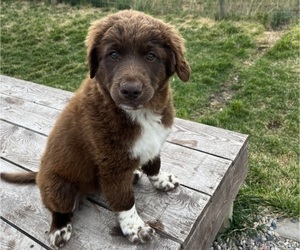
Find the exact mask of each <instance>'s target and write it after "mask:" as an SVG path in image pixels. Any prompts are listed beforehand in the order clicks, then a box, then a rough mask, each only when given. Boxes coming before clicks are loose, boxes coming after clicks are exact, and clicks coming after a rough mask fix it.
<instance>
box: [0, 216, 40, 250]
mask: <svg viewBox="0 0 300 250" xmlns="http://www.w3.org/2000/svg"><path fill="white" fill-rule="evenodd" d="M0 227H1V234H0V249H1V250H15V249H34V250H42V249H45V248H44V247H42V246H41V245H39V244H38V243H36V242H35V241H33V240H32V239H30V238H29V237H27V236H26V235H24V234H22V233H21V232H20V231H18V230H17V229H15V228H13V227H12V226H10V225H9V224H7V223H6V222H4V221H3V220H0Z"/></svg>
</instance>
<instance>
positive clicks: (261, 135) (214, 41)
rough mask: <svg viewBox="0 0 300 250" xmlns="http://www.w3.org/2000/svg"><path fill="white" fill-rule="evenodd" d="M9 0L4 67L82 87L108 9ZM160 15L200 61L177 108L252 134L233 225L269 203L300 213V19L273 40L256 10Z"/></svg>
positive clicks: (180, 90) (181, 89)
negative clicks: (94, 28) (96, 27)
mask: <svg viewBox="0 0 300 250" xmlns="http://www.w3.org/2000/svg"><path fill="white" fill-rule="evenodd" d="M1 5H2V6H1V7H2V10H1V71H0V72H1V74H5V75H9V76H13V77H17V78H21V79H25V80H30V81H33V82H37V83H40V84H45V85H49V86H54V87H57V88H62V89H66V90H70V91H74V90H75V89H77V88H78V86H79V85H80V83H81V82H82V80H83V79H84V78H85V77H86V75H87V73H88V67H87V63H86V52H85V47H84V39H85V36H86V31H87V28H88V27H89V24H90V22H91V21H92V20H95V19H97V18H100V17H102V16H105V15H106V14H107V12H105V11H102V10H101V9H95V8H90V7H88V6H81V7H78V6H76V7H71V6H68V5H58V6H51V5H43V4H33V3H31V4H29V3H27V2H24V1H22V2H17V1H15V2H11V1H2V3H1ZM158 17H160V18H163V19H165V20H166V21H168V22H171V23H172V24H174V25H175V26H176V27H177V28H178V29H179V30H180V32H181V33H182V35H183V36H184V38H185V39H186V47H187V58H188V60H189V62H190V64H191V68H192V77H191V80H190V82H189V83H188V84H183V83H182V82H180V81H179V79H178V78H177V77H174V80H173V81H172V86H173V89H174V102H175V106H176V110H177V116H179V117H182V118H185V119H190V120H194V121H197V122H203V123H206V124H210V125H213V126H218V127H223V128H226V129H230V130H235V131H239V132H242V133H246V134H249V135H250V154H249V166H250V171H249V174H248V177H247V180H246V183H245V185H244V186H243V187H242V189H241V191H240V192H239V194H238V197H237V201H236V207H235V212H234V219H233V223H232V228H231V229H234V230H235V231H236V230H239V229H242V228H244V227H249V228H251V225H252V223H253V222H254V220H255V217H256V213H260V212H261V211H262V209H261V208H260V207H261V206H270V207H272V208H273V209H274V210H275V211H276V212H277V213H280V214H283V215H285V216H295V217H298V216H299V207H300V197H299V78H298V76H299V68H298V67H299V61H298V57H299V49H300V48H299V39H300V36H299V34H300V31H299V26H298V25H296V24H292V25H290V26H289V27H286V30H285V31H284V32H274V35H276V36H280V39H279V40H278V41H277V42H276V43H275V44H273V43H269V42H268V41H269V40H270V39H269V38H268V37H266V35H267V34H269V33H267V31H269V30H266V25H264V24H262V23H261V22H260V21H257V20H249V21H240V22H237V21H234V20H224V21H221V22H215V21H214V20H211V19H203V18H200V17H193V16H186V15H183V14H182V15H178V14H177V15H172V14H168V15H164V16H158ZM235 20H236V19H235ZM272 34H273V33H272ZM262 37H263V38H264V39H263V40H265V41H267V43H268V46H267V48H266V47H263V46H262V42H261V40H262ZM245 223H246V224H245Z"/></svg>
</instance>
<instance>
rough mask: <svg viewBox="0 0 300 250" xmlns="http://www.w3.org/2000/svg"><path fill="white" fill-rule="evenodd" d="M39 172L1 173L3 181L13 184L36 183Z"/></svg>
mask: <svg viewBox="0 0 300 250" xmlns="http://www.w3.org/2000/svg"><path fill="white" fill-rule="evenodd" d="M36 175H37V172H27V173H0V177H1V179H2V180H4V181H7V182H12V183H18V184H24V183H35V180H36Z"/></svg>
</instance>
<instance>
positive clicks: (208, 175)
mask: <svg viewBox="0 0 300 250" xmlns="http://www.w3.org/2000/svg"><path fill="white" fill-rule="evenodd" d="M0 124H1V126H0V138H1V150H2V151H1V156H2V157H3V158H5V159H7V160H9V161H12V162H14V163H16V164H18V165H21V166H23V167H25V168H27V169H30V170H32V171H37V170H38V168H39V161H40V158H41V155H42V153H43V151H44V148H45V145H46V140H47V138H46V137H45V136H43V135H40V134H36V133H34V132H33V131H30V130H26V129H24V128H20V127H18V126H16V125H13V124H9V123H6V122H4V121H0ZM161 159H162V171H165V172H170V173H173V174H174V175H176V176H178V178H179V180H180V183H181V184H182V185H184V186H186V187H190V188H192V189H194V190H198V191H200V192H202V193H206V194H209V195H212V194H213V192H214V191H215V190H216V188H217V187H218V185H219V183H220V181H221V180H222V177H223V175H224V174H225V173H226V171H227V169H228V167H229V166H230V165H231V161H229V160H226V159H223V158H218V157H215V156H212V155H207V154H204V153H202V152H198V151H196V150H190V149H188V148H185V147H180V146H177V145H173V144H171V143H165V145H164V147H163V149H162V152H161Z"/></svg>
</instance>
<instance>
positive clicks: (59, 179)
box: [1, 11, 190, 227]
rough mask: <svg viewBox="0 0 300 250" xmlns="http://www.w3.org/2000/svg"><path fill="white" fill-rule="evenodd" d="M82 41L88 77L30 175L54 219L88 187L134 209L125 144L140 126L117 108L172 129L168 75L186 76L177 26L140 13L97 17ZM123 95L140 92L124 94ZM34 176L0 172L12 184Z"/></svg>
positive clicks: (134, 164) (131, 164)
mask: <svg viewBox="0 0 300 250" xmlns="http://www.w3.org/2000/svg"><path fill="white" fill-rule="evenodd" d="M86 46H87V54H88V63H89V69H90V78H87V79H86V80H85V81H84V82H83V84H82V86H81V87H80V89H79V90H78V91H77V92H76V93H75V95H74V96H73V98H72V99H71V100H70V102H69V103H68V105H67V107H66V108H65V109H64V111H63V112H62V113H61V115H60V117H59V118H58V120H57V122H56V124H55V126H54V128H53V129H52V132H51V133H50V135H49V138H48V143H47V147H46V150H45V153H44V155H43V157H42V160H41V166H40V170H39V172H38V173H37V177H36V182H37V184H38V186H39V189H40V192H41V196H42V200H43V203H44V204H45V206H46V207H47V208H48V209H49V210H50V211H51V212H52V213H53V216H54V215H55V214H56V213H59V214H67V215H68V216H69V214H70V213H71V212H72V209H73V206H74V203H75V200H76V198H77V196H78V195H79V194H86V193H90V192H99V191H100V192H102V193H103V194H104V195H105V197H106V199H107V201H108V203H109V205H110V207H111V208H112V210H113V211H124V210H128V209H130V208H131V207H132V205H133V204H134V194H133V190H132V182H133V174H132V173H133V171H134V170H135V169H136V168H138V167H139V159H138V158H137V159H133V158H132V157H131V155H130V153H129V151H130V150H129V149H130V148H131V147H132V146H133V145H134V142H135V141H136V140H137V139H138V137H139V136H140V134H141V127H140V125H139V124H138V123H136V122H134V121H133V120H132V119H131V118H130V117H129V116H128V115H127V114H126V112H125V111H124V109H123V108H121V107H122V105H124V106H125V107H126V108H130V109H137V108H140V107H141V106H142V107H143V108H145V109H149V110H152V111H153V112H155V113H157V114H159V115H161V116H162V119H161V122H162V124H163V125H164V126H165V127H171V125H172V123H173V119H174V111H173V104H172V95H171V91H170V86H169V84H168V80H169V78H170V77H171V76H172V75H173V74H174V73H175V72H176V73H177V75H178V76H179V77H180V78H181V79H182V80H183V81H187V80H188V79H189V75H190V68H189V65H188V63H187V61H186V60H185V58H184V46H183V39H182V38H181V37H180V36H179V34H178V33H177V31H175V30H174V29H173V28H172V27H171V26H169V25H167V24H165V23H163V22H162V21H159V20H157V19H154V18H152V17H150V16H148V15H145V14H143V13H140V12H135V11H122V12H119V13H117V14H113V15H110V16H108V17H106V18H104V19H102V20H99V21H96V22H95V23H93V24H92V26H91V28H90V29H89V32H88V36H87V39H86ZM115 52H117V57H116V54H114V53H115ZM149 52H151V54H152V55H149ZM153 54H154V55H155V58H154V60H152V59H153ZM128 92H129V94H134V95H139V96H138V98H127V97H125V96H126V95H127V93H128ZM150 163H151V162H150ZM150 163H149V164H146V165H145V166H144V167H143V170H144V172H146V173H147V174H148V175H154V174H157V171H159V166H160V159H159V158H158V159H154V162H153V164H152V163H151V164H150ZM152 166H154V167H153V169H151V167H152ZM32 176H33V174H32V173H29V174H28V175H27V176H25V175H24V174H23V175H22V176H21V175H19V176H18V175H14V176H12V175H9V174H2V175H1V177H2V178H3V179H5V180H7V181H10V182H22V180H23V182H25V181H26V180H27V181H28V180H30V179H31V180H32ZM54 217H55V216H54ZM56 217H57V216H56ZM66 218H69V217H66ZM53 221H55V219H53ZM56 224H57V223H56V222H53V223H52V227H56V226H55V225H56Z"/></svg>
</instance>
